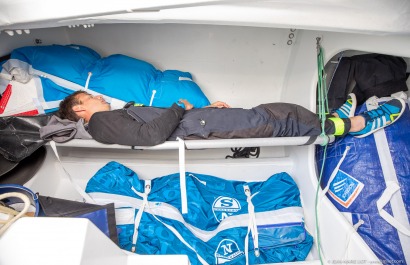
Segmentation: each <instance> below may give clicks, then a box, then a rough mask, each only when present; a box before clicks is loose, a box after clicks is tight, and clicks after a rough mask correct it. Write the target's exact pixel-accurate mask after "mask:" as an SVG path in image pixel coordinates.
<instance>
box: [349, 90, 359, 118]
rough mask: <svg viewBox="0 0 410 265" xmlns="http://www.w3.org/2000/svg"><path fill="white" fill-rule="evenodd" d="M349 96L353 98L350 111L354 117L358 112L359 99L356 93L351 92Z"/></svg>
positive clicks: (350, 115)
mask: <svg viewBox="0 0 410 265" xmlns="http://www.w3.org/2000/svg"><path fill="white" fill-rule="evenodd" d="M349 96H350V97H351V98H352V108H351V109H350V112H349V118H351V117H354V114H355V112H356V106H357V100H356V95H355V94H353V93H350V94H349Z"/></svg>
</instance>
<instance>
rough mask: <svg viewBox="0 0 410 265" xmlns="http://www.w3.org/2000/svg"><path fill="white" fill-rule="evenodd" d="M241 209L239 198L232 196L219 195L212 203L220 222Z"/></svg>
mask: <svg viewBox="0 0 410 265" xmlns="http://www.w3.org/2000/svg"><path fill="white" fill-rule="evenodd" d="M240 209H241V205H240V204H239V202H238V200H237V199H235V198H230V197H223V196H219V197H218V198H216V200H215V201H214V204H213V205H212V211H213V213H214V215H215V218H216V220H217V221H218V222H221V221H222V220H223V219H225V218H226V217H229V216H231V215H234V214H235V213H236V212H238V211H239V210H240Z"/></svg>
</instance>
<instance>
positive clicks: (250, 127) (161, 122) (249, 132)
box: [59, 91, 405, 146]
mask: <svg viewBox="0 0 410 265" xmlns="http://www.w3.org/2000/svg"><path fill="white" fill-rule="evenodd" d="M355 109H356V98H355V95H354V94H349V98H348V100H347V101H346V103H345V104H344V105H342V106H341V107H340V108H339V109H338V110H336V111H335V112H334V113H332V114H329V115H328V117H327V119H326V121H325V128H324V130H325V133H326V134H328V135H334V136H345V135H346V134H348V133H349V134H352V135H354V136H355V137H365V136H367V135H369V134H371V133H373V132H375V131H377V130H379V129H381V128H383V127H386V126H387V125H389V124H392V123H393V122H395V121H396V120H398V119H399V118H400V116H401V114H402V113H403V111H404V109H405V102H404V100H402V99H392V100H390V101H388V102H386V103H384V104H383V105H380V106H379V107H378V108H377V109H375V110H371V111H368V112H364V113H361V114H359V115H358V116H354V112H355ZM59 116H60V117H61V118H63V119H69V120H72V121H78V120H80V119H83V120H84V122H85V123H87V124H88V130H89V133H90V135H91V136H92V137H93V139H95V140H96V141H98V142H101V143H106V144H121V145H130V146H152V145H157V144H160V143H163V142H164V141H166V140H176V138H177V137H179V138H181V139H221V138H222V139H228V138H260V137H292V136H318V135H320V134H321V123H320V120H319V118H318V115H317V114H315V113H313V112H311V111H309V110H307V109H305V108H303V107H302V106H299V105H295V104H290V103H268V104H261V105H259V106H257V107H254V108H252V109H241V108H230V107H229V105H227V104H226V103H224V102H220V101H218V102H215V103H213V104H212V105H210V106H207V107H205V108H200V109H195V108H193V106H192V105H191V104H190V103H189V102H188V101H186V100H180V101H178V102H176V103H175V104H173V105H172V106H171V107H170V108H155V107H142V106H134V104H133V103H128V104H127V105H125V106H124V108H122V109H118V110H110V105H109V104H108V103H107V102H106V101H105V100H104V99H103V97H102V96H92V95H90V94H88V93H86V92H84V91H77V92H75V93H73V94H71V95H70V96H68V97H67V98H65V99H64V100H63V101H62V102H61V103H60V110H59Z"/></svg>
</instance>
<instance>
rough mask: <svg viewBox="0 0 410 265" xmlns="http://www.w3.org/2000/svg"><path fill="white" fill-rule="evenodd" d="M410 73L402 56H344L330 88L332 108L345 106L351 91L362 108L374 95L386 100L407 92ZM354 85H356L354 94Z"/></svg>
mask: <svg viewBox="0 0 410 265" xmlns="http://www.w3.org/2000/svg"><path fill="white" fill-rule="evenodd" d="M406 70H407V64H406V62H405V61H404V59H403V58H401V57H395V56H390V55H384V54H363V55H355V56H352V57H343V58H342V59H341V60H340V62H339V65H338V67H337V71H336V73H335V75H334V77H333V79H332V83H331V84H330V87H329V91H328V104H329V108H330V109H336V108H339V107H340V106H341V105H343V103H344V102H345V101H346V99H347V95H348V94H349V93H350V92H353V93H355V95H356V99H357V104H358V105H360V104H363V103H364V102H365V101H366V100H367V99H368V98H370V97H372V96H377V97H386V96H390V95H391V94H393V93H396V92H400V91H407V90H408V87H407V84H406V79H407V75H406ZM352 82H356V84H355V86H354V88H353V90H352V91H350V89H349V87H350V86H351V84H352Z"/></svg>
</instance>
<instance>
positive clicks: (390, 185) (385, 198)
mask: <svg viewBox="0 0 410 265" xmlns="http://www.w3.org/2000/svg"><path fill="white" fill-rule="evenodd" d="M399 190H400V186H399V185H398V184H397V183H396V182H394V181H388V182H386V189H385V190H384V192H383V194H382V196H381V197H380V198H379V199H378V200H377V203H376V204H377V210H378V211H379V214H380V216H381V217H382V218H383V219H384V220H386V222H388V223H389V224H391V225H392V226H393V227H394V228H396V229H397V230H398V231H399V232H401V233H403V234H405V235H406V236H410V227H409V226H408V225H407V226H406V225H404V224H401V223H400V222H399V221H398V220H397V219H396V218H394V217H393V216H391V215H390V214H389V213H388V212H386V211H385V210H384V209H383V208H384V206H386V204H387V203H389V202H390V200H391V198H392V197H393V195H394V194H395V193H396V192H397V191H399Z"/></svg>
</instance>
